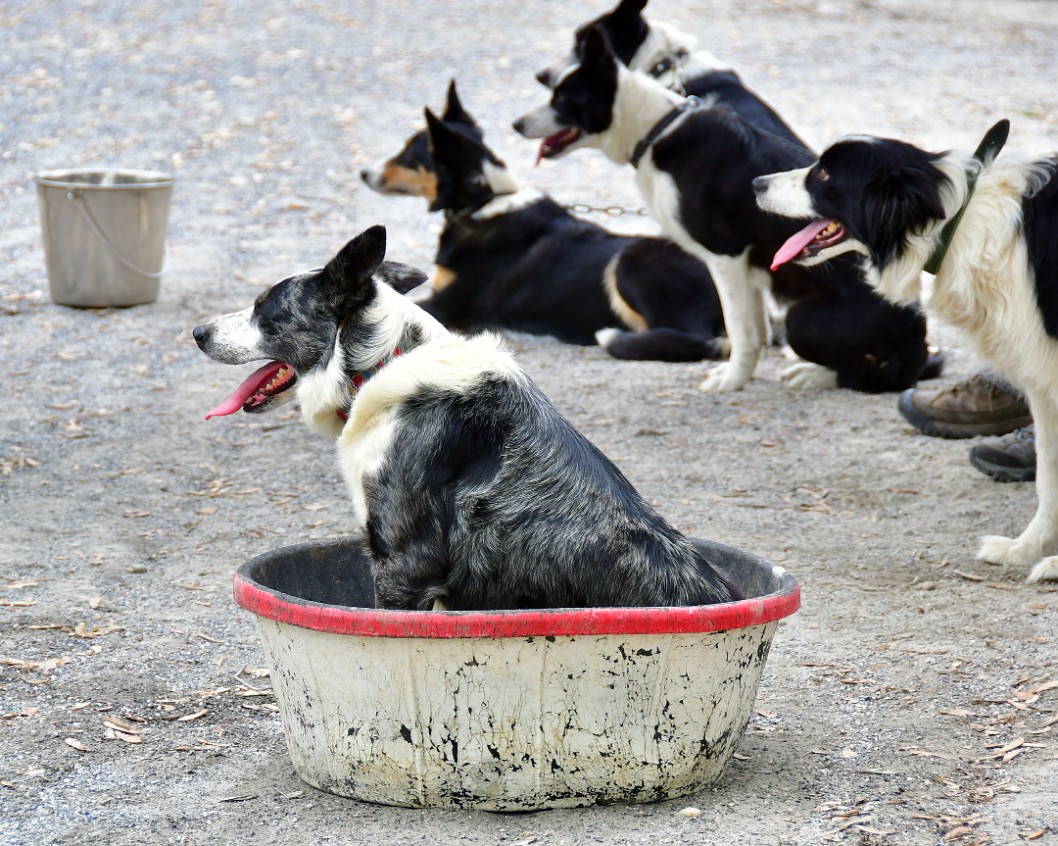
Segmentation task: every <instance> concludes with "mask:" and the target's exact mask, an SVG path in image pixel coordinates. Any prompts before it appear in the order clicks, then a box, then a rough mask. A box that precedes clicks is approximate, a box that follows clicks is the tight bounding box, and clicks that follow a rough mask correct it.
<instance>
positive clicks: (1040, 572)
mask: <svg viewBox="0 0 1058 846" xmlns="http://www.w3.org/2000/svg"><path fill="white" fill-rule="evenodd" d="M1026 581H1028V582H1058V555H1049V556H1047V557H1046V558H1044V559H1043V560H1042V561H1040V562H1039V563H1038V564H1037V565H1036V566H1035V567H1033V568H1032V570H1030V571H1029V577H1028V579H1026Z"/></svg>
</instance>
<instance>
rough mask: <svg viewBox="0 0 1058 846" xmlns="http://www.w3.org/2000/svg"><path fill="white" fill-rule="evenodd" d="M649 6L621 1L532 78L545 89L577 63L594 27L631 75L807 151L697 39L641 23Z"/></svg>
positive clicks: (579, 32) (644, 1) (669, 27)
mask: <svg viewBox="0 0 1058 846" xmlns="http://www.w3.org/2000/svg"><path fill="white" fill-rule="evenodd" d="M646 5H647V0H620V2H619V3H618V4H617V5H616V6H615V7H614V8H613V9H611V10H610V11H609V12H606V13H605V14H603V15H600V16H599V17H597V18H595V19H594V20H591V21H588V23H586V24H583V25H581V26H579V27H577V30H576V32H574V34H573V50H572V51H571V52H570V53H569V54H568V55H566V56H565V57H563V58H562V59H559V60H558V61H557V62H554V63H552V64H550V65H548V66H547V67H546V68H544V69H543V70H541V71H539V72H538V73H537V74H536V78H537V79H538V80H539V81H540V82H541V83H542V84H544V85H546V86H547V87H548V88H554V87H555V86H556V85H557V84H558V82H559V80H560V79H562V77H563V76H564V75H565V74H566V73H567V72H569V71H570V70H571V69H572V68H573V67H575V66H576V65H577V64H578V63H579V59H578V56H580V53H581V50H582V49H583V46H584V40H585V38H586V37H587V34H588V32H589V31H590V30H591V29H593V28H595V27H598V28H600V29H602V30H603V32H605V33H606V37H607V40H608V41H609V42H610V46H611V47H612V49H613V51H614V55H616V56H617V59H618V60H619V61H620V62H622V63H623V64H624V65H625V66H626V67H627V68H628V69H629V70H634V71H642V72H643V73H645V74H647V75H648V76H651V77H653V78H654V79H656V80H657V81H658V82H660V83H661V84H662V85H664V86H665V87H666V88H668V89H669V90H671V91H676V92H677V93H679V94H687V95H692V96H695V97H698V98H699V99H701V100H703V101H705V102H709V103H723V104H724V105H725V106H729V107H730V108H732V109H734V110H735V111H736V112H737V113H738V114H739V115H740V116H741V117H742V118H743V119H744V120H745V121H747V122H748V123H751V124H753V125H754V126H755V127H757V128H758V129H760V130H763V131H764V132H770V133H772V134H774V135H775V136H776V137H778V138H780V139H782V140H783V141H786V142H787V143H790V144H794V145H796V146H799V147H802V148H804V149H808V148H807V146H806V145H805V143H804V142H803V141H802V140H801V139H800V138H798V137H797V135H796V134H795V133H794V131H793V130H792V129H790V127H789V126H787V124H786V122H785V121H784V120H783V119H782V118H781V117H779V115H778V114H777V113H776V112H775V110H774V109H773V108H772V107H771V106H770V105H768V104H767V103H766V102H764V100H762V99H761V98H760V97H759V96H758V95H757V94H756V93H755V92H754V91H752V90H750V89H749V88H747V87H746V86H745V85H743V83H742V80H741V79H740V78H739V76H738V74H737V73H736V72H735V71H734V69H733V68H732V67H731V66H730V65H729V64H727V63H725V62H723V61H721V60H720V59H718V58H716V56H714V55H713V54H712V53H709V52H707V51H705V50H698V49H696V39H695V38H694V36H692V35H688V34H687V33H684V32H680V30H679V29H677V28H676V27H674V26H672V25H671V24H667V23H662V22H660V21H655V20H650V19H648V18H645V17H643V9H645V8H646Z"/></svg>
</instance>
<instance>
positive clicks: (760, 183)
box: [753, 176, 768, 197]
mask: <svg viewBox="0 0 1058 846" xmlns="http://www.w3.org/2000/svg"><path fill="white" fill-rule="evenodd" d="M767 186H768V177H766V176H758V177H756V178H754V180H753V193H754V194H756V195H757V196H758V197H759V196H760V195H761V194H762V193H763V192H764V189H765V188H766V187H767Z"/></svg>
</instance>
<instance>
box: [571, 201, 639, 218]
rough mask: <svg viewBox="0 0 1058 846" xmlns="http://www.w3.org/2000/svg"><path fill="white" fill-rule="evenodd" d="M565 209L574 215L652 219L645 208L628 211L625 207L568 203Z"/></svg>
mask: <svg viewBox="0 0 1058 846" xmlns="http://www.w3.org/2000/svg"><path fill="white" fill-rule="evenodd" d="M562 208H564V209H565V210H566V211H568V212H572V213H573V214H592V213H595V214H605V215H608V216H609V217H622V216H624V215H634V216H636V217H650V212H649V211H647V210H646V209H644V208H639V209H626V208H625V207H624V206H593V205H591V204H590V203H568V204H563V206H562Z"/></svg>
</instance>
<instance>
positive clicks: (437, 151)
mask: <svg viewBox="0 0 1058 846" xmlns="http://www.w3.org/2000/svg"><path fill="white" fill-rule="evenodd" d="M424 114H425V115H426V134H427V136H428V137H429V139H430V154H431V155H432V156H433V163H434V170H435V172H436V173H437V197H436V199H435V200H434V201H433V202H432V203H431V204H430V211H440V210H441V209H445V208H448V207H449V203H451V202H452V201H453V197H452V196H451V191H452V189H451V186H452V184H453V181H454V179H453V176H452V170H453V167H455V163H457V162H458V161H459V156H460V152H461V151H462V139H461V138H460V137H459V135H458V134H457V133H455V132H453V131H452V130H451V129H450V128H449V126H448V124H446V123H445V122H444V121H443V120H441V119H440V118H439V117H437V115H435V114H434V113H433V112H431V111H430V110H429V109H426V110H425V111H424Z"/></svg>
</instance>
